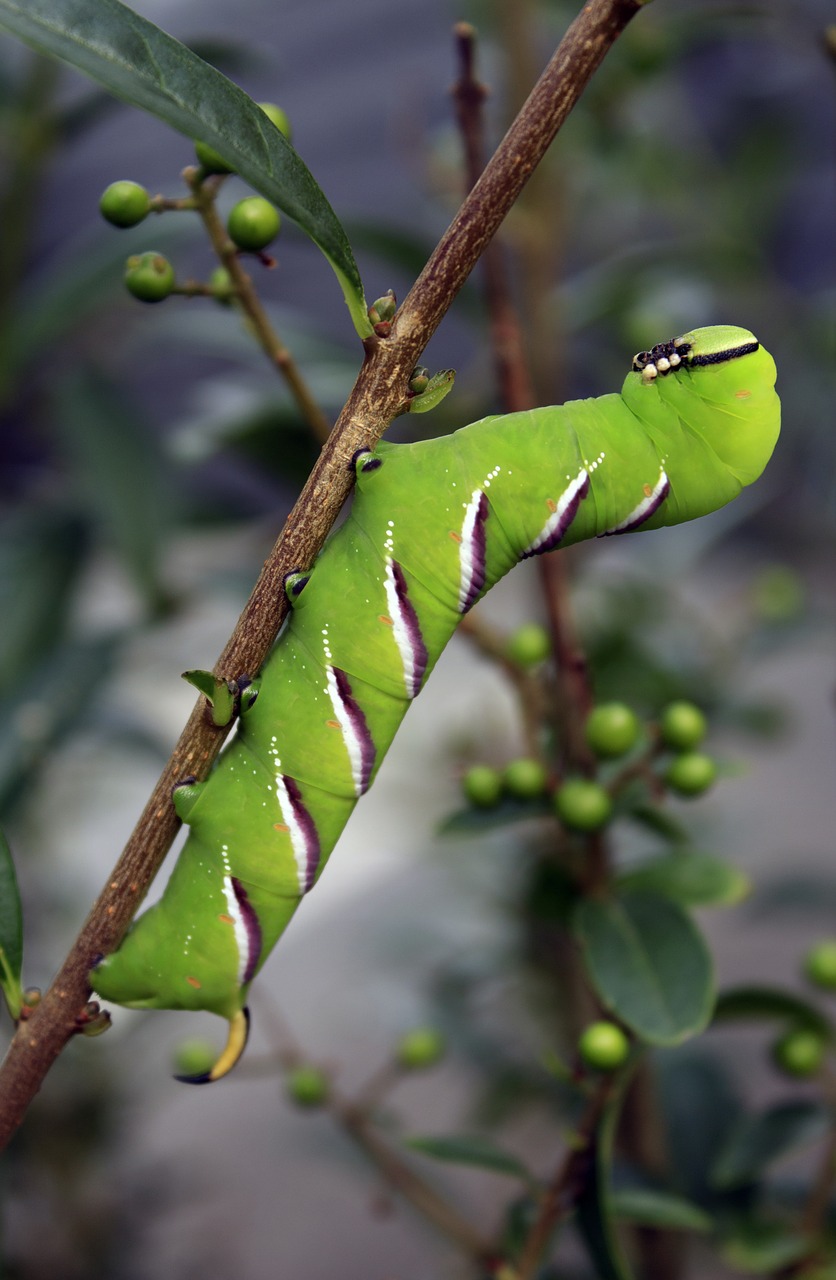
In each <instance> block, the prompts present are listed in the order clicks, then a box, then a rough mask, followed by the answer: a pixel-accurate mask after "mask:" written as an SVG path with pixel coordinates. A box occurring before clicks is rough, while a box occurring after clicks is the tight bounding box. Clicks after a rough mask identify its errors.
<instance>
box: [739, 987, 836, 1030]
mask: <svg viewBox="0 0 836 1280" xmlns="http://www.w3.org/2000/svg"><path fill="white" fill-rule="evenodd" d="M738 1018H739V1019H743V1018H757V1019H761V1020H766V1021H772V1020H778V1021H780V1022H791V1023H793V1025H794V1026H804V1027H809V1028H810V1029H811V1030H815V1031H818V1032H820V1033H821V1034H822V1035H824V1036H826V1037H827V1038H828V1039H829V1040H834V1039H836V1028H834V1026H833V1024H832V1023H831V1021H830V1019H829V1018H827V1017H826V1016H825V1015H824V1014H823V1013H822V1012H821V1011H820V1010H819V1009H817V1008H816V1006H815V1005H814V1004H810V1002H809V1001H808V1000H805V999H804V998H803V997H802V996H798V995H796V994H795V992H794V991H784V990H782V989H781V988H780V987H757V986H751V987H743V986H741V987H728V988H727V989H726V990H725V991H721V992H720V994H719V995H718V997H717V1004H716V1005H715V1008H714V1021H715V1022H721V1021H722V1022H730V1021H732V1020H733V1019H738Z"/></svg>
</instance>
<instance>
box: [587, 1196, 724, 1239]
mask: <svg viewBox="0 0 836 1280" xmlns="http://www.w3.org/2000/svg"><path fill="white" fill-rule="evenodd" d="M610 1203H611V1206H612V1212H613V1215H614V1216H615V1217H616V1218H619V1219H620V1220H621V1221H623V1222H635V1223H637V1224H638V1225H639V1226H642V1227H660V1228H661V1229H662V1230H665V1231H710V1230H711V1227H712V1222H711V1219H710V1218H709V1216H708V1214H707V1213H704V1212H703V1210H702V1209H700V1207H699V1205H696V1204H694V1203H693V1202H692V1201H691V1200H684V1199H683V1198H682V1196H675V1195H672V1194H671V1192H669V1191H657V1190H653V1189H651V1188H650V1187H622V1188H621V1190H620V1191H613V1193H612V1196H611V1197H610Z"/></svg>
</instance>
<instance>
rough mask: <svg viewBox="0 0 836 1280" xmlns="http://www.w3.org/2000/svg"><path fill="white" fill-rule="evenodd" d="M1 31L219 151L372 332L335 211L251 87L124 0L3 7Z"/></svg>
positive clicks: (361, 326) (32, 0)
mask: <svg viewBox="0 0 836 1280" xmlns="http://www.w3.org/2000/svg"><path fill="white" fill-rule="evenodd" d="M0 28H3V29H5V30H6V31H9V32H11V33H12V35H15V36H17V37H18V38H19V39H21V40H23V41H24V42H25V43H26V44H29V45H31V46H32V47H33V48H34V49H37V50H39V51H40V52H41V53H47V54H51V55H52V56H53V57H56V58H62V59H64V60H65V61H66V62H69V63H70V64H71V65H72V66H74V67H76V68H78V70H79V71H83V72H84V73H85V74H86V75H89V76H91V77H92V78H93V79H94V80H97V81H98V82H99V84H102V85H104V86H105V88H106V89H108V90H109V91H110V92H111V93H114V94H116V96H117V97H119V98H123V99H124V100H125V101H126V102H129V103H131V104H132V105H133V106H135V107H140V108H141V109H142V110H144V111H148V112H150V113H151V114H152V115H155V116H158V117H159V118H160V119H161V120H164V121H165V123H166V124H168V125H170V126H171V127H172V128H173V129H176V130H178V131H179V132H180V133H183V134H185V135H186V137H187V138H196V139H198V140H199V141H201V142H206V143H208V144H209V145H210V146H211V147H214V148H215V150H216V151H218V152H219V153H220V154H221V155H222V156H223V158H224V159H225V160H227V161H228V162H229V163H230V164H231V165H232V167H233V168H234V169H235V170H236V171H237V172H238V173H240V175H241V177H242V178H244V179H245V181H246V182H249V183H250V184H251V186H253V187H254V188H255V189H256V190H257V191H260V192H261V193H262V194H263V195H265V196H267V198H268V199H270V200H272V201H273V202H274V204H276V205H278V206H279V208H280V209H282V210H283V211H284V212H285V213H286V214H287V215H288V217H290V218H292V219H293V220H294V221H295V222H297V223H298V224H299V226H300V227H301V228H302V229H303V230H304V231H306V232H307V234H308V235H309V236H310V237H311V239H312V240H313V241H314V242H315V243H316V244H317V245H318V246H319V248H320V249H321V250H322V252H323V253H324V254H325V256H326V257H327V259H328V261H329V262H330V263H331V266H332V267H333V269H334V271H335V272H336V275H337V278H338V280H339V282H340V285H341V286H342V289H343V293H344V294H345V299H346V302H347V304H348V308H349V311H350V312H351V318H352V320H353V321H354V326H355V328H356V329H357V332H358V333H359V334H360V336H361V337H367V336H369V335H370V334H371V325H370V323H369V319H368V316H367V315H366V307H365V302H364V299H363V287H362V284H361V282H360V275H359V272H358V270H357V265H356V263H355V261H354V255H353V254H352V252H351V246H350V245H349V243H348V239H347V237H346V234H345V232H344V230H343V228H342V227H341V225H340V223H339V222H338V220H337V217H336V215H335V213H334V211H333V209H332V208H331V206H330V204H329V203H328V201H327V200H326V198H325V196H324V194H323V192H322V191H321V189H320V187H319V186H318V185H317V183H316V182H315V181H314V178H313V176H312V175H311V173H310V171H309V170H308V168H307V166H306V165H305V164H304V162H303V161H302V160H301V159H300V157H299V156H298V155H297V154H296V152H295V151H294V149H293V147H292V146H291V145H290V143H289V142H288V141H287V139H286V138H285V137H284V136H283V134H282V133H281V132H280V131H279V130H278V129H276V128H275V126H274V125H273V124H272V123H271V121H270V120H268V118H267V117H266V116H265V114H264V112H263V111H261V109H260V108H259V107H258V106H257V104H256V103H255V102H253V101H252V99H251V98H249V97H248V96H247V95H246V94H245V93H244V92H243V90H242V89H239V88H238V86H237V85H235V84H233V83H232V81H231V80H228V79H227V78H226V76H224V75H222V74H221V72H220V71H217V70H216V69H215V68H214V67H212V66H210V65H209V63H208V62H204V61H203V59H202V58H199V57H198V56H197V54H195V53H193V52H192V51H191V50H190V49H188V48H186V46H185V45H184V44H181V43H180V41H179V40H175V39H173V38H172V37H171V36H169V35H167V34H166V33H165V32H164V31H161V30H160V28H159V27H156V26H155V25H154V24H153V23H152V22H148V21H147V20H146V19H145V18H142V17H140V16H139V14H136V13H134V12H133V11H132V10H131V9H129V8H128V7H127V6H126V5H123V4H120V3H119V0H0Z"/></svg>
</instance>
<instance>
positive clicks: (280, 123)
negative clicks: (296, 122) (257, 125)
mask: <svg viewBox="0 0 836 1280" xmlns="http://www.w3.org/2000/svg"><path fill="white" fill-rule="evenodd" d="M258 105H259V106H260V107H261V110H262V111H263V112H264V114H265V115H266V116H269V118H270V119H271V120H272V121H273V124H274V125H275V126H276V128H277V129H278V131H279V133H283V134H284V136H285V137H286V138H287V140H288V142H290V134H291V129H290V121H289V120H288V118H287V112H286V111H282V109H281V107H277V106H276V104H275V102H259V104H258Z"/></svg>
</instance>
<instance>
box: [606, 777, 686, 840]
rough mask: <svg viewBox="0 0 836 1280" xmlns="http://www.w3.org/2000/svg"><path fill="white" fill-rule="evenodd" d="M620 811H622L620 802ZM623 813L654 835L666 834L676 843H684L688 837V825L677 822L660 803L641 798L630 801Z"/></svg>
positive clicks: (665, 835) (666, 836) (666, 837)
mask: <svg viewBox="0 0 836 1280" xmlns="http://www.w3.org/2000/svg"><path fill="white" fill-rule="evenodd" d="M642 790H644V788H642ZM619 811H620V812H621V811H622V806H621V805H620V804H619ZM623 813H624V817H625V818H630V819H631V820H632V821H633V822H635V823H636V824H637V825H638V826H640V827H644V828H645V830H647V831H652V832H653V833H654V835H657V836H664V837H665V839H667V840H671V841H672V842H673V843H674V844H684V843H685V842H686V841H687V839H688V829H687V827H684V826H683V825H682V823H681V822H677V820H676V818H674V817H672V816H671V814H670V813H668V811H667V809H663V808H661V807H660V806H659V805H654V804H648V803H647V802H646V801H639V800H637V801H636V802H635V803H632V802H630V801H628V803H627V805H626V807H625V808H624V809H623Z"/></svg>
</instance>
